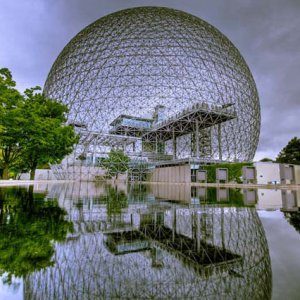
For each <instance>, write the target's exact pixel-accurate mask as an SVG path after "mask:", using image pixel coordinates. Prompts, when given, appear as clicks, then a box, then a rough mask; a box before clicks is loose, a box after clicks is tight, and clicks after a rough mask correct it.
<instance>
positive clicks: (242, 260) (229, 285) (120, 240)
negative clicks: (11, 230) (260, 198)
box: [24, 183, 272, 299]
mask: <svg viewBox="0 0 300 300" xmlns="http://www.w3.org/2000/svg"><path fill="white" fill-rule="evenodd" d="M160 187H162V189H160ZM170 190H171V191H172V193H173V192H174V191H173V190H172V189H170ZM184 194H185V195H189V196H188V197H187V198H184V197H183V195H184ZM239 194H240V195H241V197H243V193H241V192H239ZM212 195H215V200H212V198H209V197H211V196H212ZM226 195H227V198H226ZM232 195H233V196H234V195H235V193H233V192H230V191H226V192H224V191H221V192H219V193H218V192H216V191H215V192H213V191H212V190H206V189H203V188H199V189H192V190H191V189H190V190H189V193H188V192H187V191H184V192H183V193H182V194H181V195H180V199H175V200H179V201H172V200H174V199H172V198H173V194H171V197H168V195H167V192H166V187H165V186H129V187H127V186H108V185H98V186H97V185H91V184H87V183H86V184H85V183H74V184H68V185H54V186H52V188H50V190H49V194H48V197H55V198H58V199H59V201H60V205H61V206H62V207H64V208H65V209H66V210H67V211H68V212H69V219H70V220H71V221H72V222H73V223H74V230H75V231H74V233H73V234H72V235H70V236H69V237H68V240H67V242H64V243H56V244H55V247H56V251H55V257H54V260H55V265H54V266H53V267H49V268H47V269H44V270H42V271H39V272H36V273H33V274H31V275H28V276H27V277H26V278H25V281H24V293H25V299H115V298H119V299H133V298H137V299H149V298H151V299H153V298H154V299H199V298H200V297H201V299H202V298H208V299H215V298H222V299H270V298H271V290H272V287H271V284H272V279H271V277H272V276H271V266H270V257H269V251H268V245H267V241H266V238H265V234H264V230H263V228H262V224H261V222H260V220H259V218H258V215H257V212H256V210H255V208H254V207H243V206H242V205H240V207H237V205H232V203H231V200H230V196H232ZM162 196H163V197H162ZM238 197H240V196H238ZM251 197H252V196H251ZM225 198H226V199H225ZM240 199H242V198H238V199H235V201H236V203H240V202H239V201H240ZM251 199H252V198H251ZM120 203H121V204H120Z"/></svg>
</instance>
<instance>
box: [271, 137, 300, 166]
mask: <svg viewBox="0 0 300 300" xmlns="http://www.w3.org/2000/svg"><path fill="white" fill-rule="evenodd" d="M276 162H279V163H287V164H295V165H300V139H299V138H297V137H294V138H292V139H291V140H290V141H289V142H288V144H287V145H286V146H285V147H284V148H283V149H282V150H281V151H280V153H279V154H278V156H277V158H276Z"/></svg>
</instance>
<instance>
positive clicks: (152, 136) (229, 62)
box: [44, 7, 260, 162]
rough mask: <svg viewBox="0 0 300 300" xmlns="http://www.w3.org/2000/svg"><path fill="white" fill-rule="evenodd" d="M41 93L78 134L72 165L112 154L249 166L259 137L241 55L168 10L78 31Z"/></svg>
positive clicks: (136, 11)
mask: <svg viewBox="0 0 300 300" xmlns="http://www.w3.org/2000/svg"><path fill="white" fill-rule="evenodd" d="M44 92H45V94H46V95H47V96H49V97H51V98H53V99H57V100H58V101H62V102H63V103H66V104H67V105H68V106H69V108H70V112H69V115H68V120H69V123H72V124H74V125H75V126H76V127H77V129H78V131H80V132H81V136H82V139H81V142H80V145H79V146H78V147H77V152H76V154H75V159H76V156H77V157H78V156H79V155H80V154H82V153H85V156H86V157H88V156H90V157H91V161H93V162H95V161H97V158H99V157H101V156H103V155H104V153H107V152H109V149H111V148H114V147H117V148H118V147H119V148H122V149H124V151H125V152H126V153H128V155H129V156H131V157H132V158H137V157H140V158H143V159H144V160H148V161H153V162H157V161H167V160H178V159H184V158H188V159H190V158H193V159H197V160H198V161H204V162H212V161H250V160H252V159H253V157H254V154H255V151H256V147H257V143H258V139H259V131H260V105H259V99H258V94H257V90H256V86H255V82H254V80H253V77H252V75H251V72H250V70H249V68H248V66H247V64H246V62H245V61H244V59H243V57H242V56H241V54H240V53H239V51H238V50H237V49H236V47H235V46H234V45H233V44H232V43H231V42H230V41H229V40H228V38H226V37H225V36H224V35H223V34H222V33H220V32H219V31H218V30H217V29H216V28H214V27H213V26H211V25H210V24H208V23H206V22H205V21H203V20H201V19H199V18H197V17H195V16H192V15H190V14H187V13H185V12H182V11H178V10H174V9H169V8H162V7H139V8H131V9H127V10H123V11H119V12H116V13H113V14H110V15H108V16H105V17H103V18H100V19H99V20H97V21H96V22H94V23H92V24H91V25H89V26H87V27H86V28H85V29H83V30H82V31H81V32H79V33H78V34H77V35H76V36H75V37H74V38H73V39H72V40H71V41H70V42H69V43H68V44H67V45H66V47H65V48H64V49H63V51H62V52H61V54H60V55H59V56H58V58H57V60H56V61H55V63H54V64H53V66H52V69H51V71H50V73H49V75H48V78H47V81H46V83H45V88H44ZM87 136H88V137H87ZM128 137H129V138H130V139H131V140H130V141H129V142H128V140H127V138H128ZM103 141H104V142H103ZM108 141H109V142H108ZM104 156H105V155H104Z"/></svg>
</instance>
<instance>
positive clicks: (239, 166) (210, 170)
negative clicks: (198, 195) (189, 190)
mask: <svg viewBox="0 0 300 300" xmlns="http://www.w3.org/2000/svg"><path fill="white" fill-rule="evenodd" d="M243 166H253V163H252V162H245V163H224V164H211V165H204V166H201V169H202V170H206V171H207V182H208V183H215V182H216V169H218V168H225V169H228V177H229V178H228V179H229V180H228V181H229V182H231V181H235V182H237V183H242V180H241V177H242V175H243Z"/></svg>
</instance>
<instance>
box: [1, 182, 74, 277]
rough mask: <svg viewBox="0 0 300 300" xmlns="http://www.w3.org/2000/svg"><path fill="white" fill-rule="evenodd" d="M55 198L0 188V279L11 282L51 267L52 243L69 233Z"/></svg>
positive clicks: (63, 215)
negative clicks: (4, 275) (14, 277)
mask: <svg viewBox="0 0 300 300" xmlns="http://www.w3.org/2000/svg"><path fill="white" fill-rule="evenodd" d="M65 215H66V211H65V210H64V209H62V208H60V207H59V206H58V201H57V200H56V199H51V200H45V194H43V193H39V194H36V193H33V188H32V186H31V187H30V188H29V189H28V190H27V189H26V188H16V187H13V188H1V189H0V276H1V275H3V274H4V273H5V274H6V277H5V278H4V282H6V283H11V281H12V276H16V277H22V276H25V275H27V274H29V273H31V272H34V271H39V270H41V269H43V268H45V267H48V266H51V265H52V264H53V261H52V256H53V254H54V247H53V242H54V241H64V240H65V239H66V235H67V233H68V232H72V231H73V225H72V223H71V222H69V221H66V220H65Z"/></svg>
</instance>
